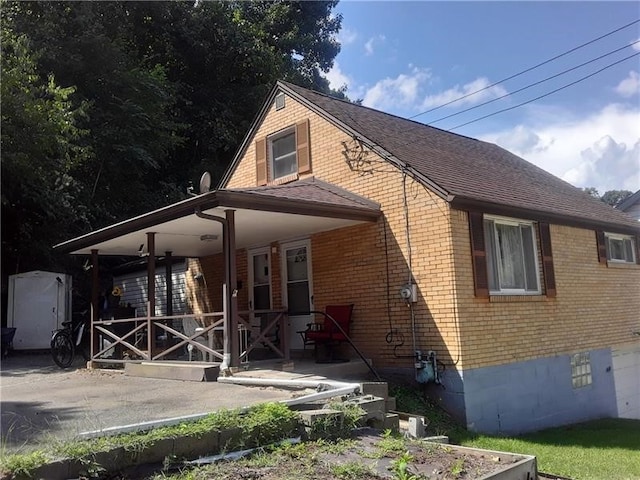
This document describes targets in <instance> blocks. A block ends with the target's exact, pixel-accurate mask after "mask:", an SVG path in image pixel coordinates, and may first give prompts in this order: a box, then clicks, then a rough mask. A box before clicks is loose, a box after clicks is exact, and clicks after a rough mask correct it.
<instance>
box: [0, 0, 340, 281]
mask: <svg viewBox="0 0 640 480" xmlns="http://www.w3.org/2000/svg"><path fill="white" fill-rule="evenodd" d="M336 3H337V1H335V0H332V1H324V2H305V1H300V2H284V1H265V2H241V1H229V2H215V1H211V2H159V1H156V2H154V1H151V2H142V1H141V2H86V1H85V2H55V1H51V2H35V1H25V2H3V3H2V9H0V15H1V21H2V28H3V30H2V31H3V39H2V44H3V56H2V157H3V159H2V162H3V164H2V173H3V176H2V188H3V191H2V214H3V215H2V226H3V229H4V231H3V247H2V248H3V265H11V271H18V270H24V269H26V268H46V267H47V266H48V265H52V264H53V263H55V262H60V261H61V259H60V258H54V255H53V253H52V251H51V249H50V246H51V245H52V244H54V243H56V242H57V241H59V240H62V239H66V238H70V237H72V236H75V235H78V234H79V233H84V232H87V231H90V230H92V229H96V228H98V227H101V226H103V225H106V224H109V223H113V222H114V221H117V220H121V219H124V218H128V217H131V216H134V215H137V214H140V213H143V212H145V211H149V210H151V209H154V208H158V207H161V206H164V205H167V204H169V203H172V202H174V201H177V200H180V199H182V198H184V197H185V196H186V187H187V185H188V184H189V182H190V181H192V180H194V179H196V178H198V177H199V176H200V174H201V173H202V171H203V170H210V171H211V173H212V174H213V176H214V178H215V177H219V176H220V175H221V174H222V172H223V171H224V170H225V169H226V167H227V165H228V163H229V161H230V160H231V158H232V156H233V154H234V152H235V151H236V149H237V147H238V145H239V143H240V142H241V140H242V137H243V135H244V134H245V132H246V131H247V130H248V128H249V126H250V125H251V122H252V120H253V118H254V116H255V115H256V113H257V111H258V109H259V108H260V106H261V104H262V102H263V100H264V98H265V96H266V94H267V93H268V91H269V89H270V88H271V87H272V86H273V84H274V82H275V81H276V80H277V79H284V80H288V81H292V82H295V83H298V84H301V85H304V86H307V87H313V88H315V89H317V90H320V91H323V92H325V93H330V94H334V95H338V96H340V95H341V93H340V92H332V91H331V90H330V88H329V84H328V81H327V80H326V79H325V78H324V76H323V73H324V72H327V71H328V69H329V68H330V67H331V66H332V62H333V59H334V58H335V55H336V54H337V53H338V51H339V45H338V44H337V43H336V41H335V34H336V33H337V32H338V31H339V28H340V24H341V18H340V16H335V15H333V14H332V10H333V8H334V7H335V5H336ZM5 37H6V39H5ZM27 252H29V255H28V256H27V255H26V253H27ZM5 253H7V254H8V256H5ZM26 258H28V263H27V262H26V261H25V259H26ZM7 262H9V263H7ZM3 279H4V277H3Z"/></svg>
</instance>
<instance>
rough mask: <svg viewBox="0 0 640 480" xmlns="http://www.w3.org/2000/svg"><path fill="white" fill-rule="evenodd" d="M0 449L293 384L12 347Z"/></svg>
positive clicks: (231, 401) (1, 379)
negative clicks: (224, 380)
mask: <svg viewBox="0 0 640 480" xmlns="http://www.w3.org/2000/svg"><path fill="white" fill-rule="evenodd" d="M0 371H1V373H0V412H1V423H2V438H1V441H2V444H3V447H2V448H0V451H5V452H9V451H17V450H20V451H27V450H31V449H33V448H35V447H37V446H38V445H39V444H41V443H43V442H48V441H51V440H52V439H62V440H65V439H70V438H73V437H74V436H75V435H76V434H78V433H81V432H86V431H91V430H98V429H102V428H107V427H114V426H122V425H130V424H135V423H139V422H145V421H153V420H161V419H165V418H174V417H180V416H183V415H192V414H198V413H206V412H212V411H216V410H219V409H221V408H235V407H243V406H248V405H253V404H257V403H261V402H266V401H277V400H283V399H287V398H290V397H291V396H292V394H293V392H292V391H288V390H282V389H276V388H272V387H266V388H263V387H246V386H238V385H230V384H220V383H217V382H188V381H179V380H159V379H152V378H140V377H129V376H126V375H124V373H123V372H122V371H121V370H87V369H86V368H84V365H83V362H82V361H81V359H80V358H78V359H77V362H76V364H74V368H71V369H68V370H61V369H60V368H58V367H57V366H56V365H55V364H53V361H52V360H51V357H50V356H49V355H48V354H37V355H33V354H30V355H26V354H20V353H13V354H12V355H10V356H9V357H8V358H6V359H3V360H2V364H1V369H0Z"/></svg>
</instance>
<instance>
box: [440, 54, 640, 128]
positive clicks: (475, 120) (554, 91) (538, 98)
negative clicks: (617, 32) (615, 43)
mask: <svg viewBox="0 0 640 480" xmlns="http://www.w3.org/2000/svg"><path fill="white" fill-rule="evenodd" d="M638 55H640V52H638V53H634V54H633V55H629V56H628V57H625V58H623V59H622V60H618V61H617V62H613V63H610V64H609V65H607V66H606V67H602V68H601V69H600V70H596V71H595V72H593V73H590V74H589V75H587V76H585V77H582V78H579V79H578V80H576V81H574V82H571V83H568V84H567V85H563V86H562V87H560V88H556V89H555V90H552V91H550V92H547V93H545V94H543V95H540V96H538V97H536V98H532V99H531V100H527V101H526V102H522V103H519V104H518V105H513V106H512V107H508V108H503V109H502V110H498V111H497V112H493V113H490V114H488V115H484V116H482V117H479V118H476V119H474V120H471V121H469V122H466V123H461V124H460V125H456V126H455V127H453V128H450V129H449V130H456V129H457V128H460V127H464V126H465V125H469V124H470V123H475V122H479V121H480V120H484V119H485V118H489V117H493V116H494V115H498V114H499V113H504V112H508V111H509V110H513V109H514V108H518V107H522V106H523V105H526V104H528V103H531V102H535V101H536V100H540V99H541V98H544V97H548V96H549V95H552V94H554V93H556V92H559V91H560V90H564V89H565V88H568V87H571V86H572V85H575V84H576V83H579V82H582V81H583V80H586V79H587V78H591V77H593V76H594V75H597V74H598V73H600V72H603V71H604V70H606V69H608V68H611V67H613V66H615V65H618V64H619V63H622V62H624V61H626V60H629V59H631V58H633V57H637V56H638Z"/></svg>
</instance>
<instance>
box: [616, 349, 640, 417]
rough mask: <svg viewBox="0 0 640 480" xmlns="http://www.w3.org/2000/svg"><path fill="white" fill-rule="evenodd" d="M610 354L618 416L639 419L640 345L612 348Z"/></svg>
mask: <svg viewBox="0 0 640 480" xmlns="http://www.w3.org/2000/svg"><path fill="white" fill-rule="evenodd" d="M611 356H612V358H613V379H614V382H615V388H616V401H617V404H618V417H620V418H634V419H637V420H640V346H638V345H634V346H632V347H626V348H614V349H612V351H611Z"/></svg>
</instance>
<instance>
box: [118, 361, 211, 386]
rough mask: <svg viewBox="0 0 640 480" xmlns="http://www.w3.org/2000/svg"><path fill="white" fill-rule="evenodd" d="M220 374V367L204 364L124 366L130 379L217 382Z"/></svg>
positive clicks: (139, 364) (153, 363) (145, 363)
mask: <svg viewBox="0 0 640 480" xmlns="http://www.w3.org/2000/svg"><path fill="white" fill-rule="evenodd" d="M219 373H220V366H219V365H217V364H212V363H202V362H139V363H126V364H125V366H124V374H125V375H128V376H130V377H146V378H163V379H167V380H187V381H192V382H215V381H216V380H217V379H218V374H219Z"/></svg>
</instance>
